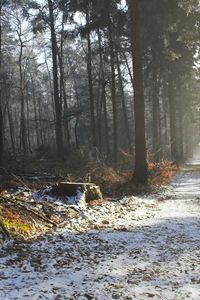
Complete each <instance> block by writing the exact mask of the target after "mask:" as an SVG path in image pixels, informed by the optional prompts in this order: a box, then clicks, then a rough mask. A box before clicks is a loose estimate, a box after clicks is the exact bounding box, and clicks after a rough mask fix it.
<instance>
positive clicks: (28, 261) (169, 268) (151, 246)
mask: <svg viewBox="0 0 200 300" xmlns="http://www.w3.org/2000/svg"><path fill="white" fill-rule="evenodd" d="M172 186H173V193H172V194H171V197H169V199H168V200H164V201H157V205H158V206H157V210H156V211H154V216H151V217H150V218H144V219H142V220H138V221H137V220H135V223H134V225H133V223H132V220H130V219H129V215H127V224H129V223H130V224H131V226H130V227H129V228H128V229H127V230H125V229H124V231H123V229H122V230H121V231H113V230H109V231H96V232H92V231H91V232H85V233H78V234H77V233H69V232H65V231H63V232H60V233H58V234H57V235H54V236H51V235H49V236H46V237H45V238H44V239H43V240H41V241H38V242H35V243H33V244H32V243H31V244H20V243H19V244H17V243H15V244H14V245H13V244H12V245H10V246H9V245H7V246H6V247H4V249H3V250H2V251H1V255H2V257H1V258H0V299H4V300H13V299H18V300H23V299H26V300H29V299H30V300H34V299H35V300H36V299H42V300H43V299H54V300H59V299H71V300H75V299H78V300H84V299H85V300H87V299H89V300H90V299H96V300H97V299H98V300H109V299H122V300H123V299H137V300H142V299H154V300H155V299H156V300H157V299H163V300H184V299H189V300H192V299H193V300H197V299H200V201H199V199H200V172H199V171H198V172H190V173H187V172H186V173H181V174H178V175H177V177H176V179H175V180H174V182H173V184H172ZM110 218H112V216H110ZM115 221H116V222H117V221H118V220H115Z"/></svg>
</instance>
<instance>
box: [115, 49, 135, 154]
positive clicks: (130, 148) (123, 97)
mask: <svg viewBox="0 0 200 300" xmlns="http://www.w3.org/2000/svg"><path fill="white" fill-rule="evenodd" d="M116 63H117V72H118V79H119V90H120V96H121V97H120V98H121V102H122V110H123V116H124V125H125V131H126V137H127V145H128V150H129V153H132V151H133V149H132V145H131V134H130V128H129V122H128V114H127V108H126V100H125V95H124V87H123V81H122V74H121V69H120V64H119V58H118V54H116Z"/></svg>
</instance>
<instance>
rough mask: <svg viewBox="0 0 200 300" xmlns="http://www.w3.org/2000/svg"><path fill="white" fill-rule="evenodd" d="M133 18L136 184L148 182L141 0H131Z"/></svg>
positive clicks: (134, 178) (134, 177)
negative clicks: (141, 41) (141, 44)
mask: <svg viewBox="0 0 200 300" xmlns="http://www.w3.org/2000/svg"><path fill="white" fill-rule="evenodd" d="M129 3H130V14H131V20H132V26H131V30H132V32H131V43H132V56H133V83H134V116H135V169H134V176H133V180H134V182H135V183H136V184H146V183H147V179H148V176H147V152H146V138H145V116H144V113H145V107H144V90H143V74H142V58H141V46H140V11H139V0H131V1H130V2H129Z"/></svg>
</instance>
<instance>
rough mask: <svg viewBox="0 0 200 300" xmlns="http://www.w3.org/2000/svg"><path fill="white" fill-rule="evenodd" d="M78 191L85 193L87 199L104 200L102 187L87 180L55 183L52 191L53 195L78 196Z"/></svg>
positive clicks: (88, 200) (87, 200)
mask: <svg viewBox="0 0 200 300" xmlns="http://www.w3.org/2000/svg"><path fill="white" fill-rule="evenodd" d="M78 191H80V192H82V193H85V201H86V202H90V201H92V200H100V199H101V200H102V199H103V196H102V193H101V190H100V187H99V186H98V185H96V184H94V183H87V182H60V183H57V184H56V185H54V186H53V187H52V189H51V191H50V194H51V196H58V197H59V196H60V197H63V196H67V197H71V196H76V195H77V193H78Z"/></svg>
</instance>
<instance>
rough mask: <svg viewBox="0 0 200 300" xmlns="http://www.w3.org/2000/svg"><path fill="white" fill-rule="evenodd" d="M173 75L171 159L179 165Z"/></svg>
mask: <svg viewBox="0 0 200 300" xmlns="http://www.w3.org/2000/svg"><path fill="white" fill-rule="evenodd" d="M172 80H173V79H172V75H170V76H169V85H168V88H169V91H168V92H169V118H170V138H171V140H170V145H171V159H172V161H175V162H176V163H178V161H179V156H178V147H177V124H176V106H175V97H174V86H173V81H172Z"/></svg>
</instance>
